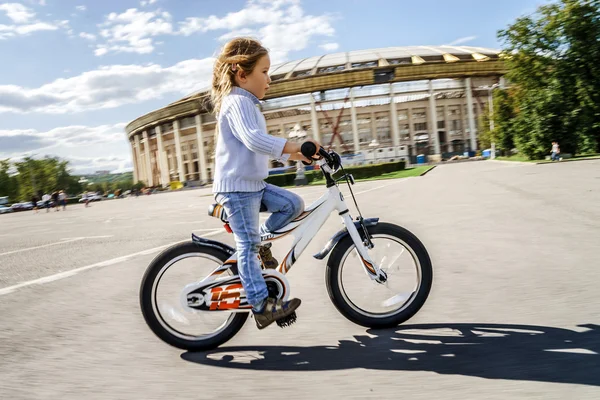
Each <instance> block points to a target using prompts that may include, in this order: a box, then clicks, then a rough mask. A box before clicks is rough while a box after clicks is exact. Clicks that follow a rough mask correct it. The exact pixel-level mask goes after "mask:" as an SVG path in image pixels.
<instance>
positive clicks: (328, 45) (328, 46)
mask: <svg viewBox="0 0 600 400" xmlns="http://www.w3.org/2000/svg"><path fill="white" fill-rule="evenodd" d="M319 47H320V48H322V49H323V50H325V51H335V50H337V49H339V48H340V45H339V44H338V43H324V44H322V45H320V46H319Z"/></svg>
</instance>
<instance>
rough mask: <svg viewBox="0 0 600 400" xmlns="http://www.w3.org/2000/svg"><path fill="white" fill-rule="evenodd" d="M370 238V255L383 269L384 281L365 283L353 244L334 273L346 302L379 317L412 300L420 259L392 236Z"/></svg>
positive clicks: (361, 311)
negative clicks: (383, 282) (338, 276)
mask: <svg viewBox="0 0 600 400" xmlns="http://www.w3.org/2000/svg"><path fill="white" fill-rule="evenodd" d="M372 240H373V243H374V244H375V247H374V250H373V252H372V259H373V260H377V261H379V265H378V266H379V267H380V268H381V269H382V270H383V271H384V272H386V274H387V277H388V279H387V281H386V282H385V284H383V285H382V284H379V283H375V282H373V281H371V283H372V284H367V282H366V281H365V274H364V273H363V271H362V268H361V267H360V259H359V258H358V257H356V253H357V250H356V248H355V247H354V245H352V246H351V247H350V248H349V249H348V251H347V253H346V255H345V256H344V257H342V260H341V266H340V270H341V271H340V272H338V274H339V275H340V279H341V285H340V286H342V287H343V290H342V292H343V293H342V295H343V296H344V297H345V298H346V302H347V303H348V305H350V306H351V307H352V308H353V309H354V310H355V311H357V312H359V313H361V314H365V315H367V316H372V317H377V318H381V317H383V316H386V315H391V314H395V313H398V312H401V311H402V310H403V309H404V308H406V307H408V305H409V304H410V303H411V302H412V300H413V299H414V296H413V294H414V292H415V290H417V289H418V286H419V284H420V276H421V273H420V271H419V270H420V263H419V260H418V258H417V257H416V255H415V254H414V253H413V252H412V250H411V249H410V248H408V246H407V245H406V243H404V242H403V241H401V240H399V239H398V238H396V237H394V236H391V235H384V234H374V235H373V239H372ZM350 254H352V256H350ZM347 264H349V265H347ZM366 279H368V278H366ZM415 282H416V283H417V285H416V287H415V284H414V283H415Z"/></svg>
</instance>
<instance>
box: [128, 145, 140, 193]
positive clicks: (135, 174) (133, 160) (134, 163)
mask: <svg viewBox="0 0 600 400" xmlns="http://www.w3.org/2000/svg"><path fill="white" fill-rule="evenodd" d="M129 145H130V146H131V165H132V166H133V183H137V181H138V166H137V156H136V155H135V141H133V142H132V141H129Z"/></svg>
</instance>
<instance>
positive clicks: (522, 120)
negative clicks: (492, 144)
mask: <svg viewBox="0 0 600 400" xmlns="http://www.w3.org/2000/svg"><path fill="white" fill-rule="evenodd" d="M498 36H499V38H500V39H501V40H502V42H503V47H504V49H503V56H504V59H505V62H506V64H507V66H508V69H509V72H508V74H507V78H508V81H509V82H510V85H511V87H512V89H511V90H510V91H508V92H505V93H503V94H501V95H500V94H496V95H495V97H496V98H497V99H496V98H495V102H496V104H495V113H494V122H495V124H496V125H497V129H498V132H497V133H498V138H499V140H500V141H501V147H503V148H504V149H506V148H507V147H510V146H511V144H512V143H513V142H514V144H515V145H516V146H517V148H518V149H519V151H520V152H522V153H524V154H525V155H527V156H528V157H530V158H542V157H543V156H544V155H547V154H548V152H549V150H550V143H551V142H552V141H553V140H558V141H559V142H560V145H561V150H562V151H563V152H567V153H588V152H599V151H600V0H560V1H558V2H556V3H553V4H548V5H544V6H541V7H539V8H538V10H537V11H536V13H535V14H533V15H529V16H525V17H521V18H518V19H517V20H516V21H515V23H514V24H512V25H510V26H509V27H508V28H507V29H505V30H502V31H499V32H498ZM496 100H497V101H496Z"/></svg>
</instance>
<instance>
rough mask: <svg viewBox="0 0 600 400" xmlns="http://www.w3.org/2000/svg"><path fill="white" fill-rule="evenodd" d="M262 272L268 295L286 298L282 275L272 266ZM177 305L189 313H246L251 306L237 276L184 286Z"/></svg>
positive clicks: (285, 284) (285, 287)
mask: <svg viewBox="0 0 600 400" xmlns="http://www.w3.org/2000/svg"><path fill="white" fill-rule="evenodd" d="M262 274H263V276H264V278H265V282H266V283H267V290H268V291H269V296H271V297H276V298H278V299H283V300H287V298H288V297H289V293H290V285H289V283H288V281H287V279H286V277H285V275H283V274H282V273H281V272H279V271H277V270H274V269H269V270H263V271H262ZM181 305H182V306H183V308H184V309H186V310H188V311H192V312H199V311H200V312H207V311H210V312H214V311H228V312H232V311H235V312H249V311H250V310H251V308H252V307H251V306H250V304H248V301H247V299H246V292H245V290H244V287H243V285H242V282H241V280H240V277H239V275H233V276H227V277H222V278H216V279H205V280H203V281H202V282H196V283H192V284H189V285H187V286H186V287H185V288H184V289H183V291H182V293H181Z"/></svg>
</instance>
